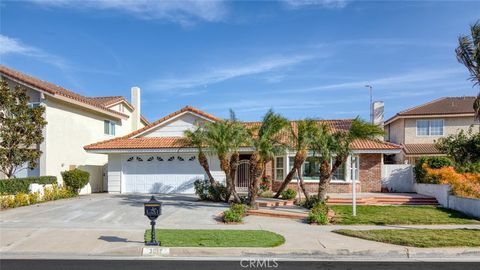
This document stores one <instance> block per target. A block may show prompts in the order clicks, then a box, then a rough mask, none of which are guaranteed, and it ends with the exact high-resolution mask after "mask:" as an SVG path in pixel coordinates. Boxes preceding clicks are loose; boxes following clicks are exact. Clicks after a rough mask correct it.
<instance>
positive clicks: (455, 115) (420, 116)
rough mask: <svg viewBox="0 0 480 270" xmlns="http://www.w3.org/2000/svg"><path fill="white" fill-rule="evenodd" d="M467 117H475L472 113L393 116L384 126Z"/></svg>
mask: <svg viewBox="0 0 480 270" xmlns="http://www.w3.org/2000/svg"><path fill="white" fill-rule="evenodd" d="M465 116H466V117H468V116H475V114H474V113H458V114H430V115H428V114H419V115H403V116H399V115H397V116H394V117H393V118H391V119H390V120H388V121H386V122H385V124H384V125H385V126H386V125H390V124H391V123H393V122H395V121H396V120H399V119H411V118H439V117H440V118H445V117H465Z"/></svg>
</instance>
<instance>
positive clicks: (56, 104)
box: [0, 66, 149, 192]
mask: <svg viewBox="0 0 480 270" xmlns="http://www.w3.org/2000/svg"><path fill="white" fill-rule="evenodd" d="M0 79H2V80H6V81H7V82H8V83H9V85H10V87H15V86H16V85H20V86H22V87H24V88H25V89H26V90H27V95H28V96H29V98H30V104H31V106H44V107H45V115H44V117H45V119H46V121H47V122H48V124H47V125H46V127H45V129H44V131H43V135H44V138H45V140H44V142H43V143H42V144H40V145H39V146H38V147H39V148H40V150H41V151H42V152H43V153H42V156H41V158H40V160H39V163H38V166H37V168H35V169H34V170H28V169H25V170H21V171H20V172H19V173H18V174H17V175H16V176H17V177H26V176H40V175H53V176H57V179H59V181H61V179H62V178H61V172H62V171H65V170H70V169H73V168H79V169H82V170H86V171H88V172H90V185H91V187H92V191H94V192H98V191H103V190H106V184H105V185H104V181H103V180H104V177H103V175H105V176H106V164H107V161H108V158H107V157H106V156H104V155H97V154H92V153H88V152H86V151H85V150H84V149H83V146H85V145H86V144H90V143H94V142H98V141H99V140H107V139H112V138H115V137H118V136H123V135H126V134H129V133H131V132H132V131H134V130H137V129H139V128H142V127H144V126H146V125H148V124H149V122H148V121H147V120H146V119H145V118H144V117H143V116H142V115H141V113H140V89H139V88H137V87H133V88H132V90H131V93H132V98H131V103H130V102H128V101H127V100H126V99H125V98H124V97H122V96H107V97H86V96H83V95H80V94H78V93H75V92H73V91H71V90H68V89H65V88H63V87H61V86H58V85H55V84H53V83H50V82H46V81H43V80H40V79H38V78H35V77H32V76H30V75H27V74H24V73H21V72H19V71H16V70H14V69H11V68H8V67H5V66H0ZM1 177H2V176H1V175H0V178H1ZM105 183H106V182H105Z"/></svg>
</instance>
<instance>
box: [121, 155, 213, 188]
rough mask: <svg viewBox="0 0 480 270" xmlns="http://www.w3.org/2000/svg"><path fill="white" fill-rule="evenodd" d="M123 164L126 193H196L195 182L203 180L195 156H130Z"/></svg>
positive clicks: (201, 171) (202, 172)
mask: <svg viewBox="0 0 480 270" xmlns="http://www.w3.org/2000/svg"><path fill="white" fill-rule="evenodd" d="M122 162H123V166H122V169H123V181H124V191H125V192H127V193H131V192H135V193H189V194H193V193H194V189H193V182H194V181H195V180H197V179H204V171H203V169H202V167H201V166H200V164H198V161H197V159H196V155H195V154H156V155H131V156H124V158H123V161H122Z"/></svg>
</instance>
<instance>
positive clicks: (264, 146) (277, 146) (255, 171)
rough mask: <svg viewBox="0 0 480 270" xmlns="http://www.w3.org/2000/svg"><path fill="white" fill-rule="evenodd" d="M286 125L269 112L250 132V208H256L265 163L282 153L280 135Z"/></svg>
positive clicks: (282, 146) (282, 147) (278, 117)
mask: <svg viewBox="0 0 480 270" xmlns="http://www.w3.org/2000/svg"><path fill="white" fill-rule="evenodd" d="M287 125H288V121H287V119H285V118H284V117H283V116H281V115H279V114H276V113H274V112H273V111H272V110H269V111H268V112H267V113H266V114H265V116H264V117H263V120H262V124H261V125H260V128H258V129H252V130H250V133H251V139H252V147H253V149H254V150H253V153H252V155H251V157H250V161H249V164H250V187H249V189H248V199H249V205H250V207H253V208H255V207H257V205H256V198H257V195H258V190H259V186H260V178H261V177H262V175H263V173H264V172H265V163H266V162H268V161H271V160H272V159H273V157H274V156H275V155H278V154H280V153H284V150H285V147H284V145H282V143H281V140H280V139H281V138H280V135H281V132H282V131H283V130H284V128H285V127H287Z"/></svg>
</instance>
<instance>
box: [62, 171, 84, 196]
mask: <svg viewBox="0 0 480 270" xmlns="http://www.w3.org/2000/svg"><path fill="white" fill-rule="evenodd" d="M62 178H63V183H65V186H67V187H68V188H69V189H70V190H72V191H74V192H76V193H78V192H79V191H80V189H82V188H83V187H84V186H85V185H86V184H88V180H89V178H90V173H89V172H86V171H82V170H79V169H74V170H71V171H64V172H62Z"/></svg>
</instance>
